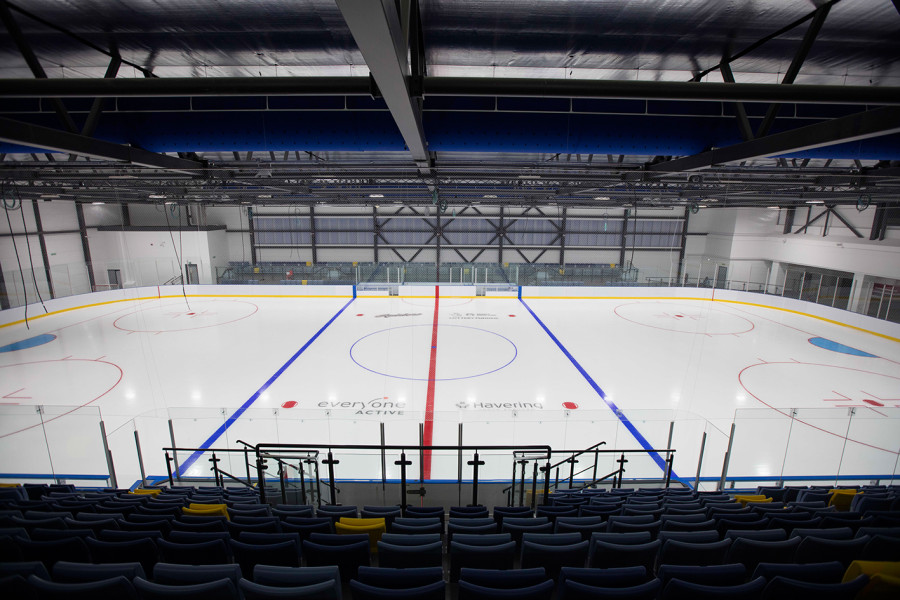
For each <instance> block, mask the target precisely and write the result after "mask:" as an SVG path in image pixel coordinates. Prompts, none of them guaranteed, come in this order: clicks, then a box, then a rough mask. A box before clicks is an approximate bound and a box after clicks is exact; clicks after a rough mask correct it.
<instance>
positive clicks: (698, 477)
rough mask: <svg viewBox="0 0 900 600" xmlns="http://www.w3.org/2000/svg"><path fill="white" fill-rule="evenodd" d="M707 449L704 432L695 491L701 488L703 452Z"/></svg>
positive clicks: (695, 478) (695, 479) (704, 433)
mask: <svg viewBox="0 0 900 600" xmlns="http://www.w3.org/2000/svg"><path fill="white" fill-rule="evenodd" d="M705 450H706V432H705V431H704V432H703V437H702V438H701V439H700V456H699V457H698V458H697V476H696V477H694V491H698V490H699V489H700V467H701V466H702V465H703V452H704V451H705Z"/></svg>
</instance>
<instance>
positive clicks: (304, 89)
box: [0, 77, 372, 98]
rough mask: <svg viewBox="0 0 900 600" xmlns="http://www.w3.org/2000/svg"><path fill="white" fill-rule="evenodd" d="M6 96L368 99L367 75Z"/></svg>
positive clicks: (40, 88) (49, 87) (13, 82)
mask: <svg viewBox="0 0 900 600" xmlns="http://www.w3.org/2000/svg"><path fill="white" fill-rule="evenodd" d="M3 81H4V82H5V83H4V85H3V88H2V89H0V97H6V98H127V97H137V98H153V97H160V98H165V97H183V96H195V97H202V96H331V95H335V96H371V95H372V85H371V83H370V81H369V79H368V78H367V77H209V78H207V77H149V78H144V79H139V78H127V79H105V78H103V79H101V78H77V79H62V78H54V79H4V80H3Z"/></svg>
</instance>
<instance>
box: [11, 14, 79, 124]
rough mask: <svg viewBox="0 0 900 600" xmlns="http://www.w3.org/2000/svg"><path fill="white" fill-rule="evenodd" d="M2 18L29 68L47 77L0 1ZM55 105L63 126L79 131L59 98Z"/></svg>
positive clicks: (39, 75)
mask: <svg viewBox="0 0 900 600" xmlns="http://www.w3.org/2000/svg"><path fill="white" fill-rule="evenodd" d="M0 20H2V21H3V24H4V25H5V26H6V30H7V31H8V32H9V36H10V37H11V38H12V39H13V41H15V43H16V46H17V47H18V48H19V52H21V53H22V57H23V58H24V59H25V62H26V63H27V64H28V68H29V69H31V72H32V73H34V76H35V77H37V78H39V79H47V73H46V72H45V71H44V67H42V66H41V63H40V61H39V60H38V58H37V56H35V54H34V51H33V50H32V49H31V46H30V45H29V44H28V42H27V41H26V40H25V36H24V35H22V30H21V29H20V28H19V24H18V23H16V20H15V19H14V18H13V16H12V13H11V12H10V11H9V6H8V5H7V3H6V2H0ZM53 106H54V108H55V109H56V114H57V115H58V116H59V120H60V121H61V122H62V124H63V126H64V127H65V128H66V129H68V130H69V131H77V128H76V127H75V121H73V120H72V117H71V116H70V115H69V111H68V110H67V109H66V107H65V105H64V104H63V103H62V101H61V100H60V99H59V98H53Z"/></svg>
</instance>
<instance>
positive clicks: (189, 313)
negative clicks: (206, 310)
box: [188, 313, 197, 315]
mask: <svg viewBox="0 0 900 600" xmlns="http://www.w3.org/2000/svg"><path fill="white" fill-rule="evenodd" d="M188 314H189V315H195V314H197V313H188Z"/></svg>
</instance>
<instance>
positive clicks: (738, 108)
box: [720, 60, 776, 142]
mask: <svg viewBox="0 0 900 600" xmlns="http://www.w3.org/2000/svg"><path fill="white" fill-rule="evenodd" d="M720 69H721V71H722V79H724V80H725V82H726V83H735V81H734V73H732V72H731V65H730V64H729V63H727V62H725V61H724V60H723V61H722V66H721V67H720ZM773 106H776V105H774V104H773ZM734 111H735V113H737V120H738V128H739V129H740V130H741V137H742V138H744V141H745V142H746V141H749V140H752V139H753V137H754V135H753V130H752V129H751V128H750V120H749V119H748V118H747V111H746V110H745V109H744V103H743V102H735V103H734Z"/></svg>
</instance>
